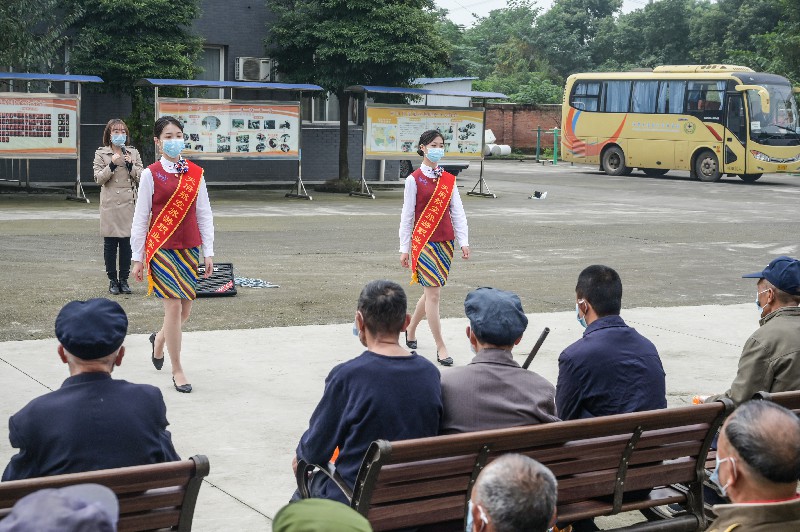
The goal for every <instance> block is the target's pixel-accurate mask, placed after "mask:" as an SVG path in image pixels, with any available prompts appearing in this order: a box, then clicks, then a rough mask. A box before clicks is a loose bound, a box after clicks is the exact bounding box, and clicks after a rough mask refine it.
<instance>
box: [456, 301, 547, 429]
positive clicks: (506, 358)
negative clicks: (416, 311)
mask: <svg viewBox="0 0 800 532" xmlns="http://www.w3.org/2000/svg"><path fill="white" fill-rule="evenodd" d="M464 311H465V312H466V314H467V318H469V326H468V327H467V338H469V343H470V346H471V347H472V350H473V351H474V352H475V358H473V359H472V362H470V363H469V364H468V365H466V366H462V367H458V368H453V369H451V370H449V371H447V372H445V373H444V374H442V402H443V404H444V414H443V416H442V427H441V432H442V433H443V434H452V433H457V432H471V431H476V430H487V429H495V428H505V427H515V426H519V425H535V424H537V423H548V422H551V421H558V418H557V417H556V404H555V387H554V386H553V385H552V384H550V383H549V382H548V381H547V380H546V379H545V378H544V377H542V376H540V375H538V374H536V373H534V372H532V371H527V370H525V369H522V368H521V367H520V365H519V364H517V362H516V361H515V360H514V357H513V356H512V354H511V349H512V348H513V347H514V346H515V345H517V344H519V342H520V340H522V335H523V333H524V332H525V329H526V327H527V326H528V318H527V317H526V316H525V312H523V310H522V303H521V302H520V299H519V297H518V296H517V295H516V294H513V293H511V292H505V291H503V290H497V289H494V288H478V289H477V290H473V291H472V292H470V293H469V294H467V298H466V300H465V301H464Z"/></svg>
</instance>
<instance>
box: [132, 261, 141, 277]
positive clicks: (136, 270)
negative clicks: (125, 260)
mask: <svg viewBox="0 0 800 532" xmlns="http://www.w3.org/2000/svg"><path fill="white" fill-rule="evenodd" d="M132 273H133V278H134V279H136V280H137V281H139V282H140V283H141V282H142V281H144V263H142V262H141V261H138V260H135V261H133V271H132Z"/></svg>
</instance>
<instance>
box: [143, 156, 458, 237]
mask: <svg viewBox="0 0 800 532" xmlns="http://www.w3.org/2000/svg"><path fill="white" fill-rule="evenodd" d="M419 169H420V170H422V173H423V174H424V175H425V177H427V178H429V179H436V176H434V175H433V168H431V167H430V166H427V165H425V164H422V165H420V167H419ZM142 177H144V176H142ZM416 206H417V182H416V180H415V179H414V176H413V175H409V176H408V177H406V188H405V192H404V193H403V211H402V212H401V214H400V253H408V252H409V249H411V233H412V232H413V231H414V215H415V214H416ZM450 219H451V220H452V222H453V231H454V232H455V234H456V238H457V239H458V245H459V247H468V246H469V228H468V227H467V214H466V213H465V212H464V204H463V203H461V195H460V194H459V193H458V187H456V186H454V187H453V194H452V196H451V197H450Z"/></svg>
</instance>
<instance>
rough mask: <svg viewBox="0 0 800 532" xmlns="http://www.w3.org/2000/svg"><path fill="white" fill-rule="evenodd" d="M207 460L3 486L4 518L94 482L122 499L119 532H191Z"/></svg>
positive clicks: (198, 457)
mask: <svg viewBox="0 0 800 532" xmlns="http://www.w3.org/2000/svg"><path fill="white" fill-rule="evenodd" d="M208 471H209V463H208V458H206V457H205V456H203V455H195V456H192V457H191V458H189V459H188V460H181V461H179V462H165V463H162V464H153V465H143V466H133V467H121V468H118V469H103V470H100V471H88V472H86V473H71V474H68V475H54V476H51V477H40V478H31V479H26V480H13V481H10V482H0V519H2V518H3V517H5V516H6V515H8V514H9V513H10V512H11V508H12V507H13V506H14V503H16V502H17V501H18V500H19V499H21V498H22V497H24V496H25V495H28V494H29V493H33V492H34V491H38V490H40V489H46V488H63V487H64V486H71V485H74V484H85V483H94V484H102V485H103V486H107V487H108V488H110V489H111V490H112V491H113V492H114V493H116V495H117V498H118V499H119V522H118V529H119V532H126V531H138V530H161V529H173V530H179V531H189V530H191V529H192V518H193V517H194V508H195V504H196V503H197V494H198V493H199V491H200V485H201V484H202V482H203V478H204V477H205V476H206V475H208Z"/></svg>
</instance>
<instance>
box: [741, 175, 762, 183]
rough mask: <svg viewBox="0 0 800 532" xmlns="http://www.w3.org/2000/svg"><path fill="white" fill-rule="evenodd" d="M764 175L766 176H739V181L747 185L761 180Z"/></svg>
mask: <svg viewBox="0 0 800 532" xmlns="http://www.w3.org/2000/svg"><path fill="white" fill-rule="evenodd" d="M762 175H764V174H739V179H741V180H742V181H744V182H745V183H755V182H756V181H758V180H759V179H760V178H761V176H762Z"/></svg>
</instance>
